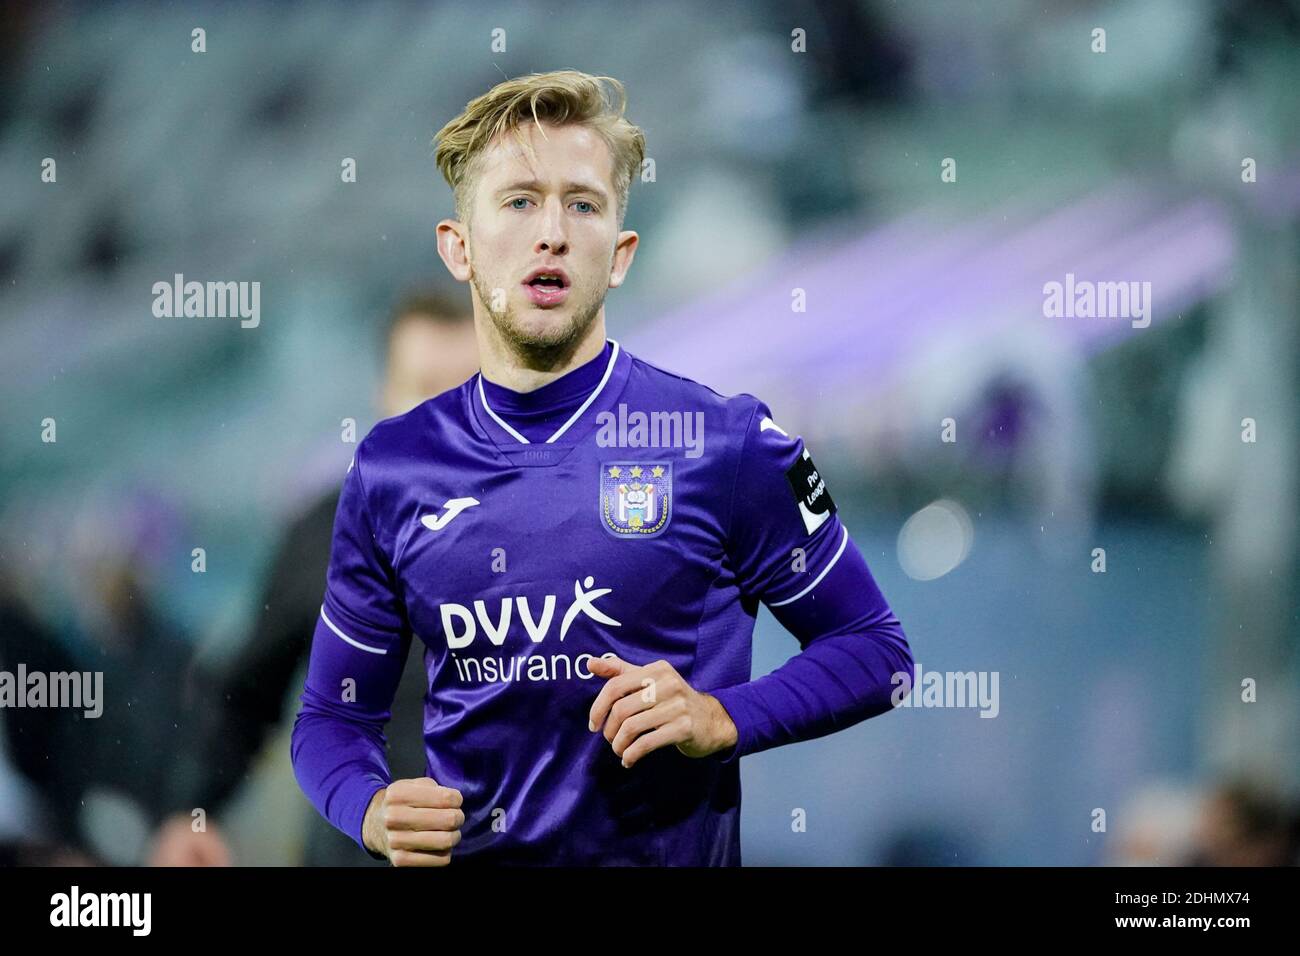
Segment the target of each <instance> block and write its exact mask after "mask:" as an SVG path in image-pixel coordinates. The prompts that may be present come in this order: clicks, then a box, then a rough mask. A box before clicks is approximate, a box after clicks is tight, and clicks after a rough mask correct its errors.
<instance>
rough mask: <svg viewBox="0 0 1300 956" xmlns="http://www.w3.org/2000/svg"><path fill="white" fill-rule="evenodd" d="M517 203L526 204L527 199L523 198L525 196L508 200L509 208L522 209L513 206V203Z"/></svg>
mask: <svg viewBox="0 0 1300 956" xmlns="http://www.w3.org/2000/svg"><path fill="white" fill-rule="evenodd" d="M517 202H528V199H527V197H525V196H516V197H515V198H514V199H512V200H510V208H511V209H522V208H523V207H522V206H516V205H515V203H517Z"/></svg>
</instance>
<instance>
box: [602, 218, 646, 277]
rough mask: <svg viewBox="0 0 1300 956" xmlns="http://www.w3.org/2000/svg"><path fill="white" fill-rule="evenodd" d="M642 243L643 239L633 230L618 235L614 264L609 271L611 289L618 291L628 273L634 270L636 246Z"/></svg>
mask: <svg viewBox="0 0 1300 956" xmlns="http://www.w3.org/2000/svg"><path fill="white" fill-rule="evenodd" d="M640 241H641V237H640V236H638V235H637V234H636V233H635V232H633V231H632V230H631V229H625V230H623V231H622V232H620V233H619V234H618V242H617V243H616V244H615V245H614V263H613V265H612V266H610V270H609V287H610V288H611V289H617V288H618V287H619V286H621V285H622V284H623V280H624V279H625V278H627V271H628V270H629V269H631V268H632V257H633V256H634V255H636V246H637V243H638V242H640Z"/></svg>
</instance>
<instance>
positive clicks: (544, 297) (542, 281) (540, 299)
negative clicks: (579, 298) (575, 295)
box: [523, 269, 569, 306]
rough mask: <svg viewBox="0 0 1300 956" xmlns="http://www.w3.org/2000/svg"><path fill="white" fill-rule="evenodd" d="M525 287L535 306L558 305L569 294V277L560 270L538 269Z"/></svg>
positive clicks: (530, 276) (525, 281)
mask: <svg viewBox="0 0 1300 956" xmlns="http://www.w3.org/2000/svg"><path fill="white" fill-rule="evenodd" d="M523 286H524V289H525V291H526V292H527V294H528V298H529V300H531V301H532V303H533V304H534V305H539V306H549V305H558V304H559V303H560V302H562V301H564V299H565V297H567V296H568V294H569V277H568V276H567V275H566V274H565V273H564V272H563V271H562V270H559V269H555V270H548V269H537V270H535V271H534V272H533V273H532V274H530V275H529V277H528V278H527V279H525V280H524V282H523Z"/></svg>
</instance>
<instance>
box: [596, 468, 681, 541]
mask: <svg viewBox="0 0 1300 956" xmlns="http://www.w3.org/2000/svg"><path fill="white" fill-rule="evenodd" d="M672 505H673V465H672V462H670V461H640V462H638V461H609V462H603V463H602V464H601V466H600V517H601V522H602V523H603V524H604V525H605V530H606V531H608V532H609V533H610V534H612V535H614V536H615V537H618V538H635V537H650V536H652V535H656V534H659V533H660V532H661V531H663V530H664V528H666V527H668V520H669V519H670V518H671V517H672Z"/></svg>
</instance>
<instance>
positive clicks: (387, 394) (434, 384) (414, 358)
mask: <svg viewBox="0 0 1300 956" xmlns="http://www.w3.org/2000/svg"><path fill="white" fill-rule="evenodd" d="M476 371H478V341H477V339H475V337H474V323H473V322H468V321H466V322H458V323H447V322H438V321H435V320H433V319H431V318H429V317H428V316H424V315H418V314H417V315H409V316H404V317H403V318H402V320H401V321H400V322H399V323H398V324H397V326H396V327H395V328H394V329H393V334H392V337H391V339H390V340H389V344H388V366H387V369H386V374H385V376H384V383H383V394H382V396H381V399H380V401H381V405H382V410H383V413H384V417H385V418H389V417H391V416H393V415H400V414H402V413H403V412H406V411H409V410H410V409H412V408H414V407H415V406H416V405H419V404H420V403H421V402H423V401H424V400H425V399H428V398H432V397H433V396H435V395H438V394H440V393H442V392H445V391H446V390H447V389H449V388H455V387H456V386H457V385H459V384H460V383H461V382H463V381H465V379H467V378H469V377H470V376H471V375H473V374H474V373H475V372H476Z"/></svg>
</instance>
